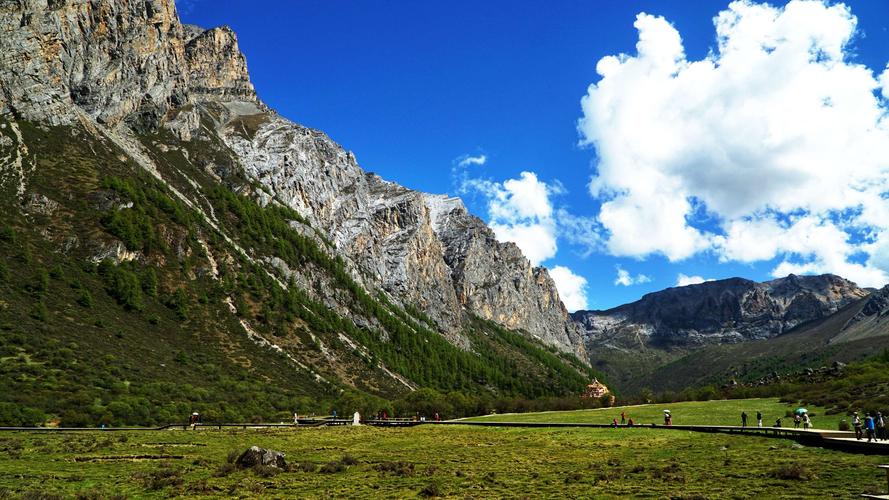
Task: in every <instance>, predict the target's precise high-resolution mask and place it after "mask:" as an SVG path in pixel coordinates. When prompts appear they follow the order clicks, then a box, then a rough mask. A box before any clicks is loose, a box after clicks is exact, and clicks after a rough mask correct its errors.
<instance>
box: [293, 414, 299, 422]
mask: <svg viewBox="0 0 889 500" xmlns="http://www.w3.org/2000/svg"><path fill="white" fill-rule="evenodd" d="M293 423H294V424H298V423H299V415H297V414H296V412H293Z"/></svg>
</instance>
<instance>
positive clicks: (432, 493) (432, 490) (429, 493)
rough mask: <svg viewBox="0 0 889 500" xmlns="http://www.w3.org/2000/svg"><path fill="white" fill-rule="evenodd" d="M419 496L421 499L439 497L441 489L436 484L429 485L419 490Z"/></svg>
mask: <svg viewBox="0 0 889 500" xmlns="http://www.w3.org/2000/svg"><path fill="white" fill-rule="evenodd" d="M419 494H420V496H423V497H439V496H441V487H440V486H439V485H438V483H429V484H427V485H426V486H425V487H424V488H423V489H422V490H420V493H419Z"/></svg>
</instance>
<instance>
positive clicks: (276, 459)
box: [235, 446, 287, 469]
mask: <svg viewBox="0 0 889 500" xmlns="http://www.w3.org/2000/svg"><path fill="white" fill-rule="evenodd" d="M235 463H237V464H238V466H239V467H244V468H249V467H255V466H257V465H264V466H266V467H277V468H278V469H284V468H286V467H287V462H286V461H285V460H284V454H283V453H281V452H280V451H274V450H266V449H265V448H260V447H259V446H251V447H250V448H249V449H247V451H245V452H244V453H241V456H240V457H238V460H237V461H236V462H235Z"/></svg>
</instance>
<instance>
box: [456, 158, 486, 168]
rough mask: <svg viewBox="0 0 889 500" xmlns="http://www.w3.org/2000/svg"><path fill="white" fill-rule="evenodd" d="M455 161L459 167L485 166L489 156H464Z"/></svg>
mask: <svg viewBox="0 0 889 500" xmlns="http://www.w3.org/2000/svg"><path fill="white" fill-rule="evenodd" d="M454 161H455V162H456V163H457V166H458V167H468V166H470V165H484V164H485V163H487V162H488V157H487V155H478V156H470V155H463V156H461V157H459V158H457V159H456V160H454Z"/></svg>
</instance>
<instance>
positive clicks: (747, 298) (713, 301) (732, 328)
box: [572, 274, 868, 350]
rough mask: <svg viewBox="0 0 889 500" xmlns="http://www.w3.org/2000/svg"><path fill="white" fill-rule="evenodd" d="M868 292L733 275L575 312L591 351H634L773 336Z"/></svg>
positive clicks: (815, 280)
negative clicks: (623, 303) (615, 304)
mask: <svg viewBox="0 0 889 500" xmlns="http://www.w3.org/2000/svg"><path fill="white" fill-rule="evenodd" d="M867 295H868V292H867V291H866V290H863V289H861V288H859V287H858V286H857V285H856V284H855V283H852V282H851V281H849V280H846V279H843V278H840V277H839V276H834V275H831V274H824V275H821V276H795V275H792V274H791V275H790V276H787V277H786V278H780V279H776V280H772V281H766V282H764V283H757V282H754V281H750V280H746V279H742V278H731V279H725V280H718V281H708V282H705V283H700V284H696V285H688V286H683V287H675V288H667V289H666V290H662V291H660V292H654V293H649V294H647V295H645V296H644V297H642V298H641V299H639V300H638V301H636V302H632V303H630V304H625V305H622V306H619V307H615V308H613V309H609V310H607V311H577V312H575V313H574V314H572V317H573V318H574V320H575V321H577V322H578V323H580V324H581V325H582V327H583V332H584V334H585V336H586V341H587V344H588V348H589V349H590V350H595V349H597V348H603V347H608V348H619V349H638V348H645V347H656V348H664V349H669V348H671V347H690V346H700V345H707V344H713V343H736V342H744V341H748V340H763V339H768V338H772V337H775V336H778V335H780V334H782V333H784V332H786V331H788V330H790V329H792V328H794V327H796V326H798V325H800V324H803V323H806V322H809V321H812V320H816V319H820V318H823V317H825V316H829V315H831V314H833V313H835V312H837V311H838V310H840V309H842V308H843V307H845V306H846V305H848V304H850V303H852V302H854V301H856V300H859V299H861V298H862V297H865V296H867Z"/></svg>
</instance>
